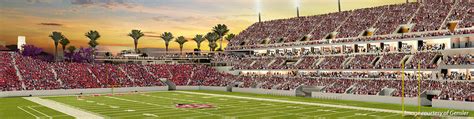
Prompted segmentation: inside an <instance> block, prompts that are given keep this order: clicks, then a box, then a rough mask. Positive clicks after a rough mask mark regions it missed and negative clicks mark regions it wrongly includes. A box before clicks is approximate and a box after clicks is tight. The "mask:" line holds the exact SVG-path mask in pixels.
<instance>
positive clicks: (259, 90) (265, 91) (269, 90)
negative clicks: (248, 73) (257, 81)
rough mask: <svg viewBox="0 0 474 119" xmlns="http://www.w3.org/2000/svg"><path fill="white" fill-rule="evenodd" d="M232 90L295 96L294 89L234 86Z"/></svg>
mask: <svg viewBox="0 0 474 119" xmlns="http://www.w3.org/2000/svg"><path fill="white" fill-rule="evenodd" d="M232 92H241V93H254V94H267V95H279V96H296V91H295V90H271V89H258V88H235V87H234V88H232Z"/></svg>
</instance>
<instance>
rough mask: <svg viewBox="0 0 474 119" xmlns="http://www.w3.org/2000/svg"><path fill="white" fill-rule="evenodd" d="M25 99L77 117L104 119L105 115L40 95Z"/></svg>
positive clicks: (80, 118)
mask: <svg viewBox="0 0 474 119" xmlns="http://www.w3.org/2000/svg"><path fill="white" fill-rule="evenodd" d="M24 99H26V100H29V101H31V102H35V103H38V104H40V105H43V106H45V107H48V108H51V109H54V110H56V111H59V112H62V113H64V114H67V115H70V116H73V117H74V118H76V119H104V117H102V116H99V115H95V114H92V113H89V112H85V111H82V110H79V109H76V108H72V107H69V106H66V105H63V104H61V103H58V102H55V101H52V100H46V99H41V98H39V97H24Z"/></svg>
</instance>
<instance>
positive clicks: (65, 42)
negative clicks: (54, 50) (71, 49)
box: [59, 37, 71, 55]
mask: <svg viewBox="0 0 474 119" xmlns="http://www.w3.org/2000/svg"><path fill="white" fill-rule="evenodd" d="M59 43H60V44H61V46H63V55H64V54H66V46H67V45H69V43H71V42H70V41H69V39H67V38H66V37H64V38H63V39H62V40H61V41H60V42H59Z"/></svg>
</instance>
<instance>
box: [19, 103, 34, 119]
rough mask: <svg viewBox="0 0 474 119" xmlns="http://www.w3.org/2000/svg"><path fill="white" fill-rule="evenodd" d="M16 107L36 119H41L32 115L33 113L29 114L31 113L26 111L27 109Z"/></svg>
mask: <svg viewBox="0 0 474 119" xmlns="http://www.w3.org/2000/svg"><path fill="white" fill-rule="evenodd" d="M16 107H17V108H18V109H20V110H22V111H24V112H26V113H28V114H30V115H31V116H34V117H35V119H39V117H38V116H36V115H34V114H33V113H31V112H29V111H26V110H25V109H23V108H21V107H19V106H16Z"/></svg>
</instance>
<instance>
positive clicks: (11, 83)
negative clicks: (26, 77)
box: [0, 52, 22, 91]
mask: <svg viewBox="0 0 474 119" xmlns="http://www.w3.org/2000/svg"><path fill="white" fill-rule="evenodd" d="M0 56H1V57H0V91H15V90H21V88H22V87H21V85H20V80H19V79H18V76H17V75H16V71H15V69H14V67H13V64H12V55H11V54H10V53H7V52H0Z"/></svg>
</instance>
